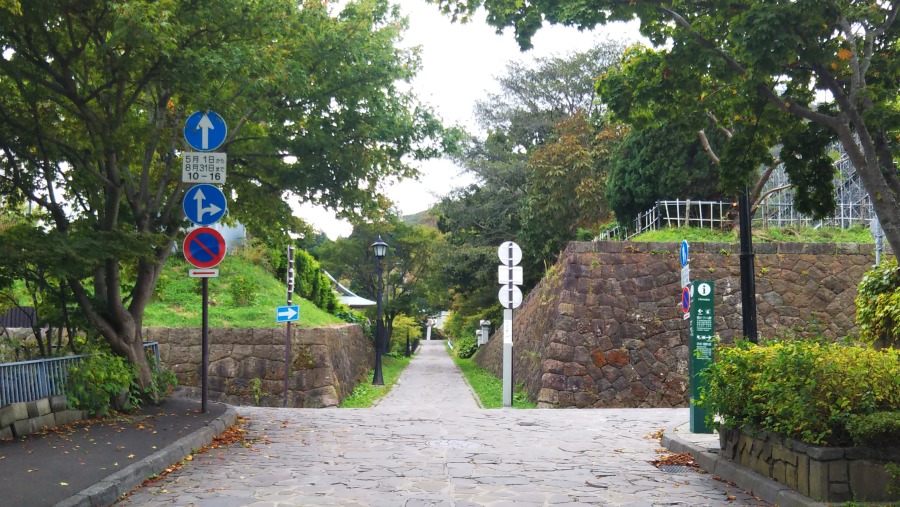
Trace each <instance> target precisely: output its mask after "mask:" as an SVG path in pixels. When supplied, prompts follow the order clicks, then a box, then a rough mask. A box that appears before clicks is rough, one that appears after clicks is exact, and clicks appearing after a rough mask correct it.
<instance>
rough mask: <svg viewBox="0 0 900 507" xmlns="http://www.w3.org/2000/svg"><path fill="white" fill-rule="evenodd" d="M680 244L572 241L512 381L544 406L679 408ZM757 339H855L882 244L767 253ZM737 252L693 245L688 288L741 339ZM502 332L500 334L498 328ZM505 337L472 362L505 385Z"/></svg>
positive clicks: (684, 381)
mask: <svg viewBox="0 0 900 507" xmlns="http://www.w3.org/2000/svg"><path fill="white" fill-rule="evenodd" d="M678 249H679V244H677V243H637V242H573V243H569V245H568V247H567V248H566V250H565V252H563V254H562V255H560V258H559V260H558V262H557V263H556V265H554V266H553V267H552V268H551V269H550V270H549V271H548V273H547V274H546V275H545V277H544V279H543V280H542V281H541V282H540V284H539V285H538V286H537V287H536V288H535V289H534V290H533V291H532V292H531V293H530V294H529V296H528V298H527V299H526V301H525V302H524V303H523V304H522V306H521V307H520V308H519V309H517V310H516V312H515V317H514V325H513V338H514V345H513V355H514V361H513V376H514V382H515V383H516V384H519V383H522V384H524V387H525V388H526V389H527V391H528V393H529V395H530V396H531V397H532V398H533V399H536V400H537V401H538V406H539V407H543V408H550V407H578V408H586V407H597V408H600V407H683V406H687V402H688V397H689V390H688V382H689V380H688V331H689V329H688V321H686V320H684V319H683V312H682V310H681V274H680V273H681V264H680V262H679V258H678ZM754 249H755V253H756V259H755V260H756V262H755V264H756V292H757V310H758V317H757V321H758V328H759V334H760V336H763V337H777V336H779V335H784V334H785V333H788V332H791V331H792V330H793V329H796V328H809V327H810V326H815V327H816V328H817V332H820V333H822V334H823V335H824V336H827V337H830V338H838V337H843V336H845V335H847V334H851V333H853V332H855V330H856V325H855V320H856V310H855V306H854V302H853V300H854V298H855V297H856V293H857V286H858V284H859V282H860V280H861V279H862V276H863V274H864V273H865V272H866V271H867V270H868V269H869V268H870V267H871V266H872V264H873V263H874V261H875V255H874V245H857V244H841V243H837V244H836V243H817V244H801V243H760V244H757V245H754ZM739 252H740V249H739V246H738V245H736V244H734V245H732V244H727V243H697V244H692V245H691V255H690V257H691V259H690V270H691V279H692V280H712V281H714V282H715V305H716V306H715V314H716V320H715V331H716V333H717V334H719V335H720V336H721V338H722V339H723V340H724V341H726V342H730V341H732V340H733V339H734V338H735V337H737V336H740V335H741V333H742V331H743V327H742V319H741V294H740V261H739ZM495 324H498V323H495ZM502 341H503V340H502V333H495V334H494V336H493V337H492V339H491V340H490V343H488V344H487V345H484V346H482V347H481V349H480V350H479V352H478V353H477V354H476V356H475V361H476V362H477V363H478V364H479V365H481V366H482V367H485V368H487V369H489V370H492V371H493V372H494V373H495V374H497V375H498V376H499V375H500V372H501V365H502V354H503V351H502V348H503V345H502Z"/></svg>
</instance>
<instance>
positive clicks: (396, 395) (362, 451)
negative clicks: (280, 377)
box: [122, 342, 766, 507]
mask: <svg viewBox="0 0 900 507" xmlns="http://www.w3.org/2000/svg"><path fill="white" fill-rule="evenodd" d="M238 411H239V412H240V414H241V415H242V416H244V417H248V418H249V419H250V420H251V425H250V431H251V433H252V435H254V436H256V437H263V436H265V439H266V440H267V441H269V442H270V443H269V444H267V445H266V444H263V443H261V442H260V443H257V444H256V445H255V446H253V448H243V447H240V448H234V449H228V450H222V451H221V454H219V451H217V452H216V453H214V454H213V455H211V456H207V457H202V458H201V457H200V456H198V457H196V458H195V459H194V461H193V462H192V463H191V464H190V465H189V466H186V467H185V468H183V469H182V470H180V471H178V472H176V473H174V474H172V475H170V476H169V477H168V478H166V479H165V480H163V481H161V482H159V483H157V484H155V485H154V486H153V487H148V488H145V489H143V490H141V491H139V492H137V493H136V494H134V495H133V496H132V497H131V498H130V499H128V500H126V501H125V502H123V503H122V505H134V506H151V507H152V506H171V505H181V506H216V507H230V506H245V505H246V506H254V507H276V506H297V505H302V506H319V505H341V506H386V507H387V506H390V507H395V506H401V505H402V506H460V507H462V506H498V507H499V506H540V505H553V506H588V505H616V506H626V505H627V506H655V505H681V506H700V505H708V506H746V505H766V504H765V503H764V502H761V501H757V500H755V499H754V498H753V497H751V496H750V495H747V494H745V493H742V492H740V491H739V490H737V489H735V488H732V487H729V486H728V485H727V484H724V483H722V482H720V481H717V480H715V479H714V478H713V477H712V476H710V475H706V474H700V473H697V472H687V473H683V474H671V473H666V472H663V471H661V470H658V469H657V468H655V467H654V466H652V465H651V464H650V463H649V462H650V461H652V460H654V459H657V458H658V456H659V454H658V453H657V450H658V449H659V444H658V443H657V442H656V441H655V440H653V439H650V438H647V435H648V434H650V433H651V432H654V431H656V430H659V429H661V428H664V427H667V426H670V425H671V424H672V422H673V421H676V420H677V421H682V420H686V419H687V411H686V410H684V409H610V410H577V411H576V410H517V409H498V410H484V409H480V408H478V406H477V404H476V402H475V401H474V399H473V397H472V394H471V392H470V391H469V389H468V387H467V386H466V384H465V383H464V380H463V378H462V376H461V375H460V374H459V372H458V370H457V369H456V368H455V366H454V365H453V363H452V361H451V359H450V358H449V357H448V356H447V354H446V352H445V351H444V348H443V344H442V343H439V342H424V343H423V347H422V351H421V353H420V354H419V355H417V357H416V358H415V360H414V361H413V362H412V363H411V364H410V366H409V367H408V368H407V370H406V371H405V372H404V374H403V376H402V377H401V380H400V384H399V385H398V386H396V387H395V389H394V390H393V392H392V393H391V394H390V396H388V397H386V398H385V399H384V400H383V401H382V402H381V403H380V404H379V405H378V406H377V407H375V408H373V409H320V410H315V409H276V408H251V407H239V408H238Z"/></svg>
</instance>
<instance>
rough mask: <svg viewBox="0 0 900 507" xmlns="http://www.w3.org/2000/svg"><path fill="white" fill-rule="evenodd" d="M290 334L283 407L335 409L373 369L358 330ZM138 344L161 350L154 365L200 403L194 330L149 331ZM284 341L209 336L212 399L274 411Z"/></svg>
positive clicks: (245, 332) (267, 332)
mask: <svg viewBox="0 0 900 507" xmlns="http://www.w3.org/2000/svg"><path fill="white" fill-rule="evenodd" d="M291 331H292V333H291V359H290V360H291V374H290V378H289V379H288V405H289V406H292V407H308V408H321V407H336V406H338V405H339V404H340V402H341V400H343V399H344V398H346V397H347V396H349V395H350V394H351V393H352V392H353V388H354V387H355V386H356V385H357V384H358V383H359V382H360V381H361V380H362V378H363V376H364V375H365V374H366V372H367V371H368V370H369V369H370V368H372V366H373V364H374V358H375V349H374V347H373V345H372V342H371V340H369V339H368V338H367V337H366V336H365V335H364V334H363V332H362V328H361V327H360V326H358V325H355V324H347V325H338V326H332V327H324V328H298V327H292V329H291ZM144 339H146V340H151V341H158V342H159V352H160V361H161V362H162V363H163V364H164V365H165V366H166V367H168V368H169V369H171V370H172V371H173V372H174V373H175V375H176V377H178V384H179V386H181V387H180V388H181V389H182V390H186V391H187V392H188V394H190V395H192V396H196V397H199V395H200V384H201V382H200V362H201V331H200V329H184V328H148V329H146V330H144ZM284 339H285V330H284V328H265V329H241V328H215V329H210V330H209V397H210V399H212V400H216V401H224V402H226V403H231V404H236V405H264V406H279V407H280V406H281V405H282V400H283V396H284ZM256 379H259V380H256ZM257 399H258V401H257Z"/></svg>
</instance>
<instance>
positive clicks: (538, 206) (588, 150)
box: [435, 41, 624, 331]
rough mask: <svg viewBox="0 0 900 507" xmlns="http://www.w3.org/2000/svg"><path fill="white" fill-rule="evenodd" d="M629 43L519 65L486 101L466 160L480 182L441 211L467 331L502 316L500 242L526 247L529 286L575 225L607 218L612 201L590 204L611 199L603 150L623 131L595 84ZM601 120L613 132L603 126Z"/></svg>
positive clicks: (448, 279)
mask: <svg viewBox="0 0 900 507" xmlns="http://www.w3.org/2000/svg"><path fill="white" fill-rule="evenodd" d="M623 48H624V46H623V45H622V44H621V43H618V42H615V41H607V42H601V43H598V44H596V45H595V46H594V47H592V48H590V49H589V50H587V51H581V52H573V53H571V54H568V55H564V56H554V57H551V58H538V59H535V60H534V61H533V62H529V63H527V64H526V63H523V62H513V63H510V64H508V65H507V69H506V74H505V75H503V76H501V77H500V78H498V84H499V87H500V91H499V92H497V93H494V94H490V95H489V96H488V97H487V98H486V99H485V100H482V101H479V102H478V103H477V105H476V111H475V112H476V118H477V119H478V121H479V125H480V126H481V127H482V128H483V129H484V130H485V131H486V132H487V133H488V134H487V135H486V136H485V137H484V138H483V139H473V140H472V142H471V143H470V144H469V145H467V146H466V147H465V149H464V150H463V153H462V155H461V156H460V157H459V158H458V161H459V162H460V164H461V165H462V166H463V167H464V168H465V169H466V170H468V171H469V172H471V173H472V174H474V175H475V176H476V178H477V183H475V184H473V185H471V186H469V187H466V188H463V189H459V190H458V191H456V192H453V193H451V194H450V195H448V196H447V197H446V198H445V199H443V200H442V201H441V202H440V203H439V204H438V205H437V206H436V208H435V212H436V214H437V215H438V216H439V219H438V227H439V228H440V230H441V231H442V232H444V233H445V234H446V237H447V241H448V243H449V244H450V245H451V246H450V248H449V249H448V250H447V251H446V252H445V253H444V254H443V255H442V257H443V259H444V261H443V264H444V266H445V267H444V269H442V270H441V273H440V274H441V276H442V277H444V285H445V286H446V287H447V288H448V289H449V290H450V291H451V293H452V296H453V302H452V309H453V311H454V312H455V313H456V314H457V315H459V316H460V318H459V319H458V320H463V321H465V323H464V324H463V325H462V326H461V327H463V328H469V327H472V326H475V327H477V324H478V321H479V320H481V319H483V318H490V319H493V320H495V321H496V320H498V319H499V315H500V313H499V308H500V307H499V305H498V303H497V283H496V282H497V274H496V272H497V271H496V270H497V264H498V262H499V260H498V259H497V254H496V252H497V247H498V246H499V245H500V243H502V242H504V241H511V240H512V241H517V242H518V243H519V244H520V245H521V246H522V247H523V251H524V261H523V266H524V268H525V269H524V272H525V278H526V280H525V286H526V289H527V288H530V287H531V286H533V284H534V283H536V282H537V281H538V280H540V278H541V276H542V275H543V272H544V265H545V263H546V262H552V259H553V257H554V256H555V255H556V254H558V253H559V247H560V245H561V244H564V242H565V241H568V240H571V239H572V238H573V233H574V226H576V225H582V223H585V222H593V221H594V220H593V219H592V218H587V217H589V216H590V217H596V216H597V215H598V214H599V215H602V214H603V211H604V209H605V207H603V206H602V205H601V206H598V207H597V208H596V209H594V208H592V209H590V210H588V208H591V207H592V206H593V205H595V204H602V203H599V202H597V201H592V197H599V198H602V196H603V193H602V190H600V189H599V185H600V184H601V182H602V180H603V176H602V168H601V167H599V166H598V163H597V160H599V159H598V158H595V157H594V156H595V155H598V154H600V153H601V152H602V151H604V150H605V149H607V148H608V143H607V141H608V138H607V137H606V134H609V133H611V132H613V130H604V129H605V127H606V126H608V125H607V124H605V123H604V122H603V121H602V119H601V118H602V117H603V113H604V111H603V108H602V106H601V104H599V103H598V101H597V98H596V94H595V92H594V83H595V80H596V78H597V76H599V75H600V74H601V73H602V72H604V71H606V70H608V68H609V67H610V66H612V65H614V64H615V63H616V62H617V61H618V60H619V57H620V54H621V52H622V50H623ZM597 125H604V129H600V130H599V131H597ZM612 137H615V135H613V136H612ZM571 164H574V165H571ZM594 190H596V193H594V192H593V191H594ZM557 198H562V199H563V200H562V201H557V200H556V199H557ZM582 211H584V212H585V213H584V214H583V215H584V217H583V218H585V221H584V222H582V221H581V219H582V216H581V215H582ZM569 219H572V220H571V222H570V220H569ZM562 223H565V225H564V226H562V227H560V224H562ZM466 331H468V329H466Z"/></svg>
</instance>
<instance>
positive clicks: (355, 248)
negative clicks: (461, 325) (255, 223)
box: [315, 216, 445, 343]
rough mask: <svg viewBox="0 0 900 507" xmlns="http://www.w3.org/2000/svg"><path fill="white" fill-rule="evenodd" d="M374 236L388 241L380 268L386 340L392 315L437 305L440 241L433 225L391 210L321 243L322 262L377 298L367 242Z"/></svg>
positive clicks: (417, 313)
mask: <svg viewBox="0 0 900 507" xmlns="http://www.w3.org/2000/svg"><path fill="white" fill-rule="evenodd" d="M378 237H381V238H382V240H383V241H385V242H386V243H387V244H388V251H387V255H386V256H385V258H384V259H383V260H382V264H381V269H382V278H383V283H384V285H383V286H382V290H383V293H382V295H383V298H382V302H383V312H384V313H383V316H384V322H385V329H386V333H387V338H388V340H390V338H391V335H392V333H393V328H394V319H395V318H396V317H397V316H399V315H407V316H410V317H413V318H419V317H424V316H428V315H434V313H435V311H436V309H437V308H439V306H438V305H439V304H440V303H441V301H440V299H441V295H440V294H439V293H438V292H437V291H435V285H434V282H433V281H434V279H435V278H436V276H437V273H438V270H439V269H440V266H438V265H437V264H436V259H437V256H438V255H439V254H440V252H442V251H444V249H445V247H444V241H443V238H442V237H441V235H440V234H439V233H438V231H436V230H435V229H433V228H431V227H423V226H419V225H406V224H405V223H403V222H402V221H400V219H399V218H397V217H396V216H389V217H387V219H386V220H384V221H380V222H377V223H359V224H356V225H355V226H354V227H353V232H352V233H351V234H350V235H349V236H348V237H346V238H338V239H337V240H336V241H333V242H326V243H324V244H322V245H320V246H319V247H317V248H316V250H315V254H316V255H317V256H318V258H319V262H320V263H321V265H322V267H323V268H324V269H326V270H327V271H328V272H329V273H330V274H332V275H333V276H334V277H335V278H337V279H339V280H343V281H345V282H347V283H348V284H349V287H350V289H351V290H354V291H358V293H359V294H360V295H364V296H366V297H369V298H371V299H372V300H377V297H378V265H377V261H376V260H375V258H374V257H373V252H372V248H371V245H372V243H374V242H375V241H376V240H377V238H378ZM375 311H376V308H375V307H372V308H371V309H370V316H371V317H372V318H373V320H374V318H375ZM388 343H390V341H388Z"/></svg>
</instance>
